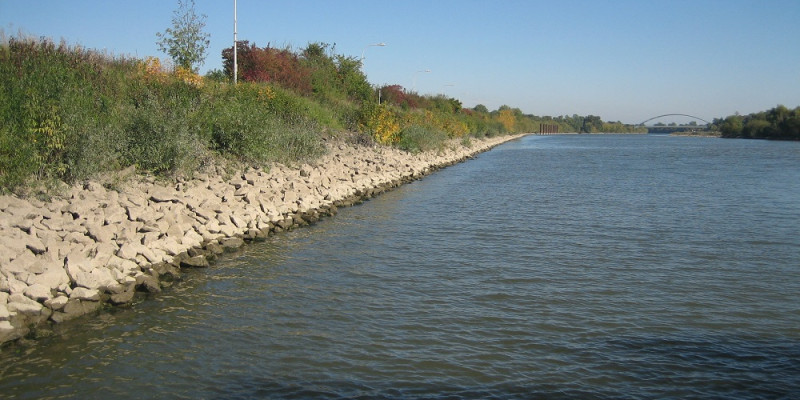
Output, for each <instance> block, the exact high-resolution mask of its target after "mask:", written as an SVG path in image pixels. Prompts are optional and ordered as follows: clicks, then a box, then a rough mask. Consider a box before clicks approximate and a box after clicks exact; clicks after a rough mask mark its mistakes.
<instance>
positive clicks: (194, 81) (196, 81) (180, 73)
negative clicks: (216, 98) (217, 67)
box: [175, 67, 203, 88]
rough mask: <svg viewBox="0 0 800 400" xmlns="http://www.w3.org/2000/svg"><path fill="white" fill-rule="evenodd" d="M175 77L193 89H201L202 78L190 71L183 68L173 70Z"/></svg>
mask: <svg viewBox="0 0 800 400" xmlns="http://www.w3.org/2000/svg"><path fill="white" fill-rule="evenodd" d="M175 77H176V78H178V79H180V80H182V81H184V82H185V83H187V84H189V85H192V86H194V87H198V88H200V87H203V77H202V76H200V75H197V74H195V73H194V72H193V71H192V70H190V69H187V68H183V67H177V68H175Z"/></svg>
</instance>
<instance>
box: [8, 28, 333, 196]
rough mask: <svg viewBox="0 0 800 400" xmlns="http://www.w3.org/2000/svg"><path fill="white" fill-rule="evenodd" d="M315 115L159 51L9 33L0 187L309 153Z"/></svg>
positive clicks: (317, 147) (270, 90)
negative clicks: (170, 62)
mask: <svg viewBox="0 0 800 400" xmlns="http://www.w3.org/2000/svg"><path fill="white" fill-rule="evenodd" d="M315 118H322V119H324V118H325V113H324V112H319V111H317V108H316V106H315V105H313V104H311V103H309V102H308V101H306V100H305V99H303V98H301V97H299V96H298V95H296V94H294V93H293V92H291V91H288V90H286V89H283V88H280V87H277V86H272V85H250V84H245V85H240V86H236V87H234V86H232V85H228V84H220V83H216V82H214V81H211V80H208V79H203V78H202V77H200V76H197V75H195V74H193V73H191V72H190V71H187V70H183V69H175V70H170V69H169V68H166V67H164V66H163V65H161V63H160V62H159V60H158V59H155V58H149V59H147V60H135V59H127V58H111V57H108V56H104V55H101V54H98V53H96V52H93V51H89V50H85V49H81V48H79V47H70V46H68V45H66V44H65V43H61V44H55V43H53V42H51V41H46V40H45V41H37V40H29V39H18V38H11V39H9V40H4V41H3V43H2V46H1V47H0V121H1V122H0V190H2V191H5V192H7V191H20V190H25V189H26V187H29V186H30V185H31V181H34V182H36V181H38V182H51V181H65V182H75V181H80V180H83V179H86V178H89V177H91V176H92V175H94V174H96V173H99V172H105V171H113V170H117V169H122V168H126V167H128V166H131V165H135V166H137V167H138V168H139V169H140V170H143V171H146V172H151V173H155V174H161V175H164V174H181V173H184V174H186V173H189V172H190V171H193V170H195V169H196V168H198V167H200V166H202V165H204V164H207V163H209V162H212V161H214V159H216V158H218V157H222V158H227V159H232V160H236V161H242V162H248V163H266V162H270V161H284V162H291V161H295V160H302V159H305V158H312V157H315V156H317V155H319V154H320V152H321V151H322V149H323V148H322V145H321V140H320V137H319V134H318V133H317V132H319V131H320V126H321V123H320V121H317V120H315Z"/></svg>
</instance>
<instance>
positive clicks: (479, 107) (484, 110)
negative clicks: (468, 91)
mask: <svg viewBox="0 0 800 400" xmlns="http://www.w3.org/2000/svg"><path fill="white" fill-rule="evenodd" d="M472 109H473V110H475V112H479V113H484V114H488V113H489V109H488V108H486V106H485V105H483V104H478V105H476V106H475V107H473V108H472Z"/></svg>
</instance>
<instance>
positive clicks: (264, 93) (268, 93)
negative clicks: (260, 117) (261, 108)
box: [258, 86, 275, 103]
mask: <svg viewBox="0 0 800 400" xmlns="http://www.w3.org/2000/svg"><path fill="white" fill-rule="evenodd" d="M273 99H275V91H274V90H272V88H271V87H269V86H262V87H259V88H258V100H260V101H263V102H264V103H268V102H269V101H270V100H273Z"/></svg>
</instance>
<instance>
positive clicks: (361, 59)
mask: <svg viewBox="0 0 800 400" xmlns="http://www.w3.org/2000/svg"><path fill="white" fill-rule="evenodd" d="M372 46H379V47H384V46H386V43H383V42H380V43H375V44H370V45H367V47H364V50H362V51H361V58H360V59H359V61H364V54H365V53H366V52H367V49H368V48H370V47H372Z"/></svg>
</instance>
